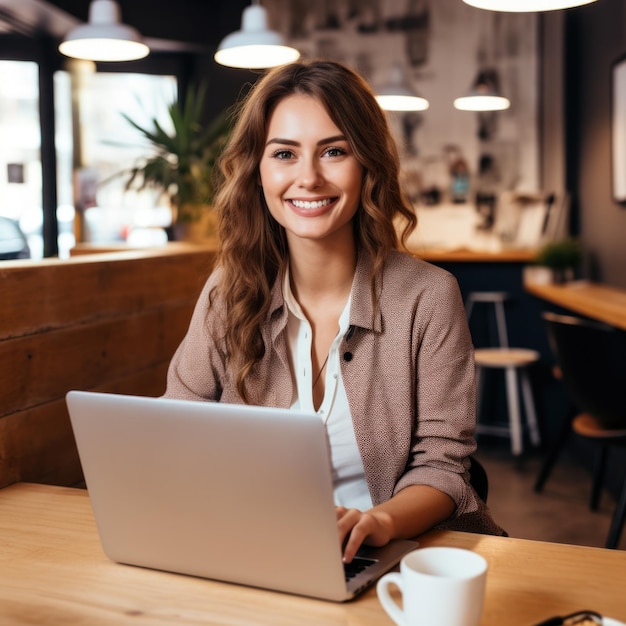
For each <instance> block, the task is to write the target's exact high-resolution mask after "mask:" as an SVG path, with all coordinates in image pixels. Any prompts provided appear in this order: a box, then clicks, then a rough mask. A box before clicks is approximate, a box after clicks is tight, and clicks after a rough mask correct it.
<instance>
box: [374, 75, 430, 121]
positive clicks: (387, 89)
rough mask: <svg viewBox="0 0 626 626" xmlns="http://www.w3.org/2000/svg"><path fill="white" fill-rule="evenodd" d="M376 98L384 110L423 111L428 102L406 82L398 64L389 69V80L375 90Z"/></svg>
mask: <svg viewBox="0 0 626 626" xmlns="http://www.w3.org/2000/svg"><path fill="white" fill-rule="evenodd" d="M376 100H377V101H378V104H379V105H380V107H381V108H382V109H385V110H386V111H425V110H426V109H427V108H428V106H429V104H428V100H426V98H422V97H421V96H419V95H418V94H417V93H415V90H413V89H411V87H409V85H408V84H407V82H406V80H405V77H404V72H403V71H402V68H401V67H400V66H399V65H397V64H396V65H394V66H393V68H392V69H391V74H390V77H389V82H388V83H387V84H385V85H384V86H383V87H381V88H380V89H378V90H377V92H376Z"/></svg>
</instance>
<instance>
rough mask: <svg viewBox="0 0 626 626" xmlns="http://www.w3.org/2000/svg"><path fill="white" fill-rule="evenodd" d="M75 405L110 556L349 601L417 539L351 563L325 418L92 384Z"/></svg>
mask: <svg viewBox="0 0 626 626" xmlns="http://www.w3.org/2000/svg"><path fill="white" fill-rule="evenodd" d="M67 406H68V409H69V413H70V419H71V423H72V428H73V431H74V436H75V439H76V444H77V446H78V452H79V456H80V461H81V464H82V468H83V472H84V476H85V482H86V485H87V489H88V492H89V496H90V499H91V503H92V507H93V511H94V515H95V520H96V525H97V528H98V533H99V535H100V541H101V543H102V547H103V550H104V552H105V554H106V555H107V556H108V557H109V558H110V559H111V560H113V561H116V562H119V563H124V564H128V565H137V566H141V567H147V568H153V569H158V570H164V571H168V572H176V573H180V574H187V575H192V576H199V577H203V578H210V579H216V580H220V581H226V582H230V583H237V584H240V585H249V586H253V587H261V588H264V589H271V590H275V591H280V592H286V593H292V594H299V595H305V596H311V597H315V598H321V599H325V600H333V601H345V600H349V599H351V598H353V597H355V596H356V595H357V594H359V593H360V592H361V591H363V590H364V589H365V588H367V587H368V586H369V585H370V584H372V583H373V582H374V581H375V580H376V579H377V578H378V577H380V576H381V575H382V574H383V573H384V572H386V571H387V570H389V569H391V568H392V567H394V566H395V565H396V564H397V563H398V562H399V561H400V559H401V558H402V556H404V554H406V553H407V552H409V551H411V550H414V549H415V548H417V546H418V544H417V543H416V542H414V541H404V540H397V541H392V542H391V543H390V544H388V545H387V546H385V547H384V548H368V547H363V548H362V549H361V551H360V552H359V554H358V556H357V558H356V559H355V561H354V565H353V566H352V567H348V568H346V567H344V564H343V562H342V560H341V547H340V545H339V538H338V533H337V521H336V516H335V507H334V502H333V486H332V474H331V466H330V454H329V446H328V440H327V437H326V432H325V427H324V424H323V422H322V420H321V419H320V418H319V416H317V415H314V414H313V415H311V414H307V413H302V412H295V411H291V410H287V409H276V408H268V407H258V406H249V405H232V404H222V403H212V402H194V401H183V400H171V399H164V398H147V397H137V396H125V395H115V394H105V393H94V392H84V391H70V392H69V393H68V394H67ZM346 570H349V571H346ZM353 570H354V571H353Z"/></svg>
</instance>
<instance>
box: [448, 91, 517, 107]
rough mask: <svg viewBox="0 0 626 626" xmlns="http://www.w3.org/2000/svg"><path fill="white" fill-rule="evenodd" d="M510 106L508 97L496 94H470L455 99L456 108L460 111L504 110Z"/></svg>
mask: <svg viewBox="0 0 626 626" xmlns="http://www.w3.org/2000/svg"><path fill="white" fill-rule="evenodd" d="M510 106H511V102H510V101H509V99H508V98H505V97H504V96H495V95H481V94H475V95H471V94H470V95H467V96H463V97H461V98H456V99H455V101H454V108H455V109H459V111H504V110H506V109H508V108H509V107H510Z"/></svg>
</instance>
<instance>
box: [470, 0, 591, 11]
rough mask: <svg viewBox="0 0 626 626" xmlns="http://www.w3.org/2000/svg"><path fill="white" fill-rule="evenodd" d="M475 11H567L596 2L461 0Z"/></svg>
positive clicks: (589, 0)
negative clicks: (475, 9) (474, 8)
mask: <svg viewBox="0 0 626 626" xmlns="http://www.w3.org/2000/svg"><path fill="white" fill-rule="evenodd" d="M463 1H464V2H465V3H466V4H469V5H470V6H473V7H476V8H477V9H488V10H490V11H508V12H511V13H530V12H534V11H555V10H557V9H569V8H570V7H577V6H581V5H583V4H591V3H592V2H595V1H596V0H463Z"/></svg>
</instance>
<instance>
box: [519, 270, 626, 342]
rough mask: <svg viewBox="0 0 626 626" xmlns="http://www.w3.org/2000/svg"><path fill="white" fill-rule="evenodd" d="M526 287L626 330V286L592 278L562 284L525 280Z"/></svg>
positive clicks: (536, 294)
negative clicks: (591, 279)
mask: <svg viewBox="0 0 626 626" xmlns="http://www.w3.org/2000/svg"><path fill="white" fill-rule="evenodd" d="M524 288H525V289H526V291H528V292H529V293H532V294H533V295H534V296H537V297H538V298H542V299H544V300H546V301H548V302H551V303H552V304H556V305H558V306H560V307H563V308H564V309H569V310H570V311H573V312H575V313H579V314H581V315H585V316H587V317H591V318H593V319H596V320H598V321H600V322H604V323H605V324H610V325H611V326H615V327H617V328H621V329H622V330H626V290H624V289H619V288H617V287H611V286H609V285H602V284H600V283H593V282H589V281H573V282H569V283H564V284H562V285H542V284H536V283H533V282H526V283H525V284H524Z"/></svg>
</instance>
